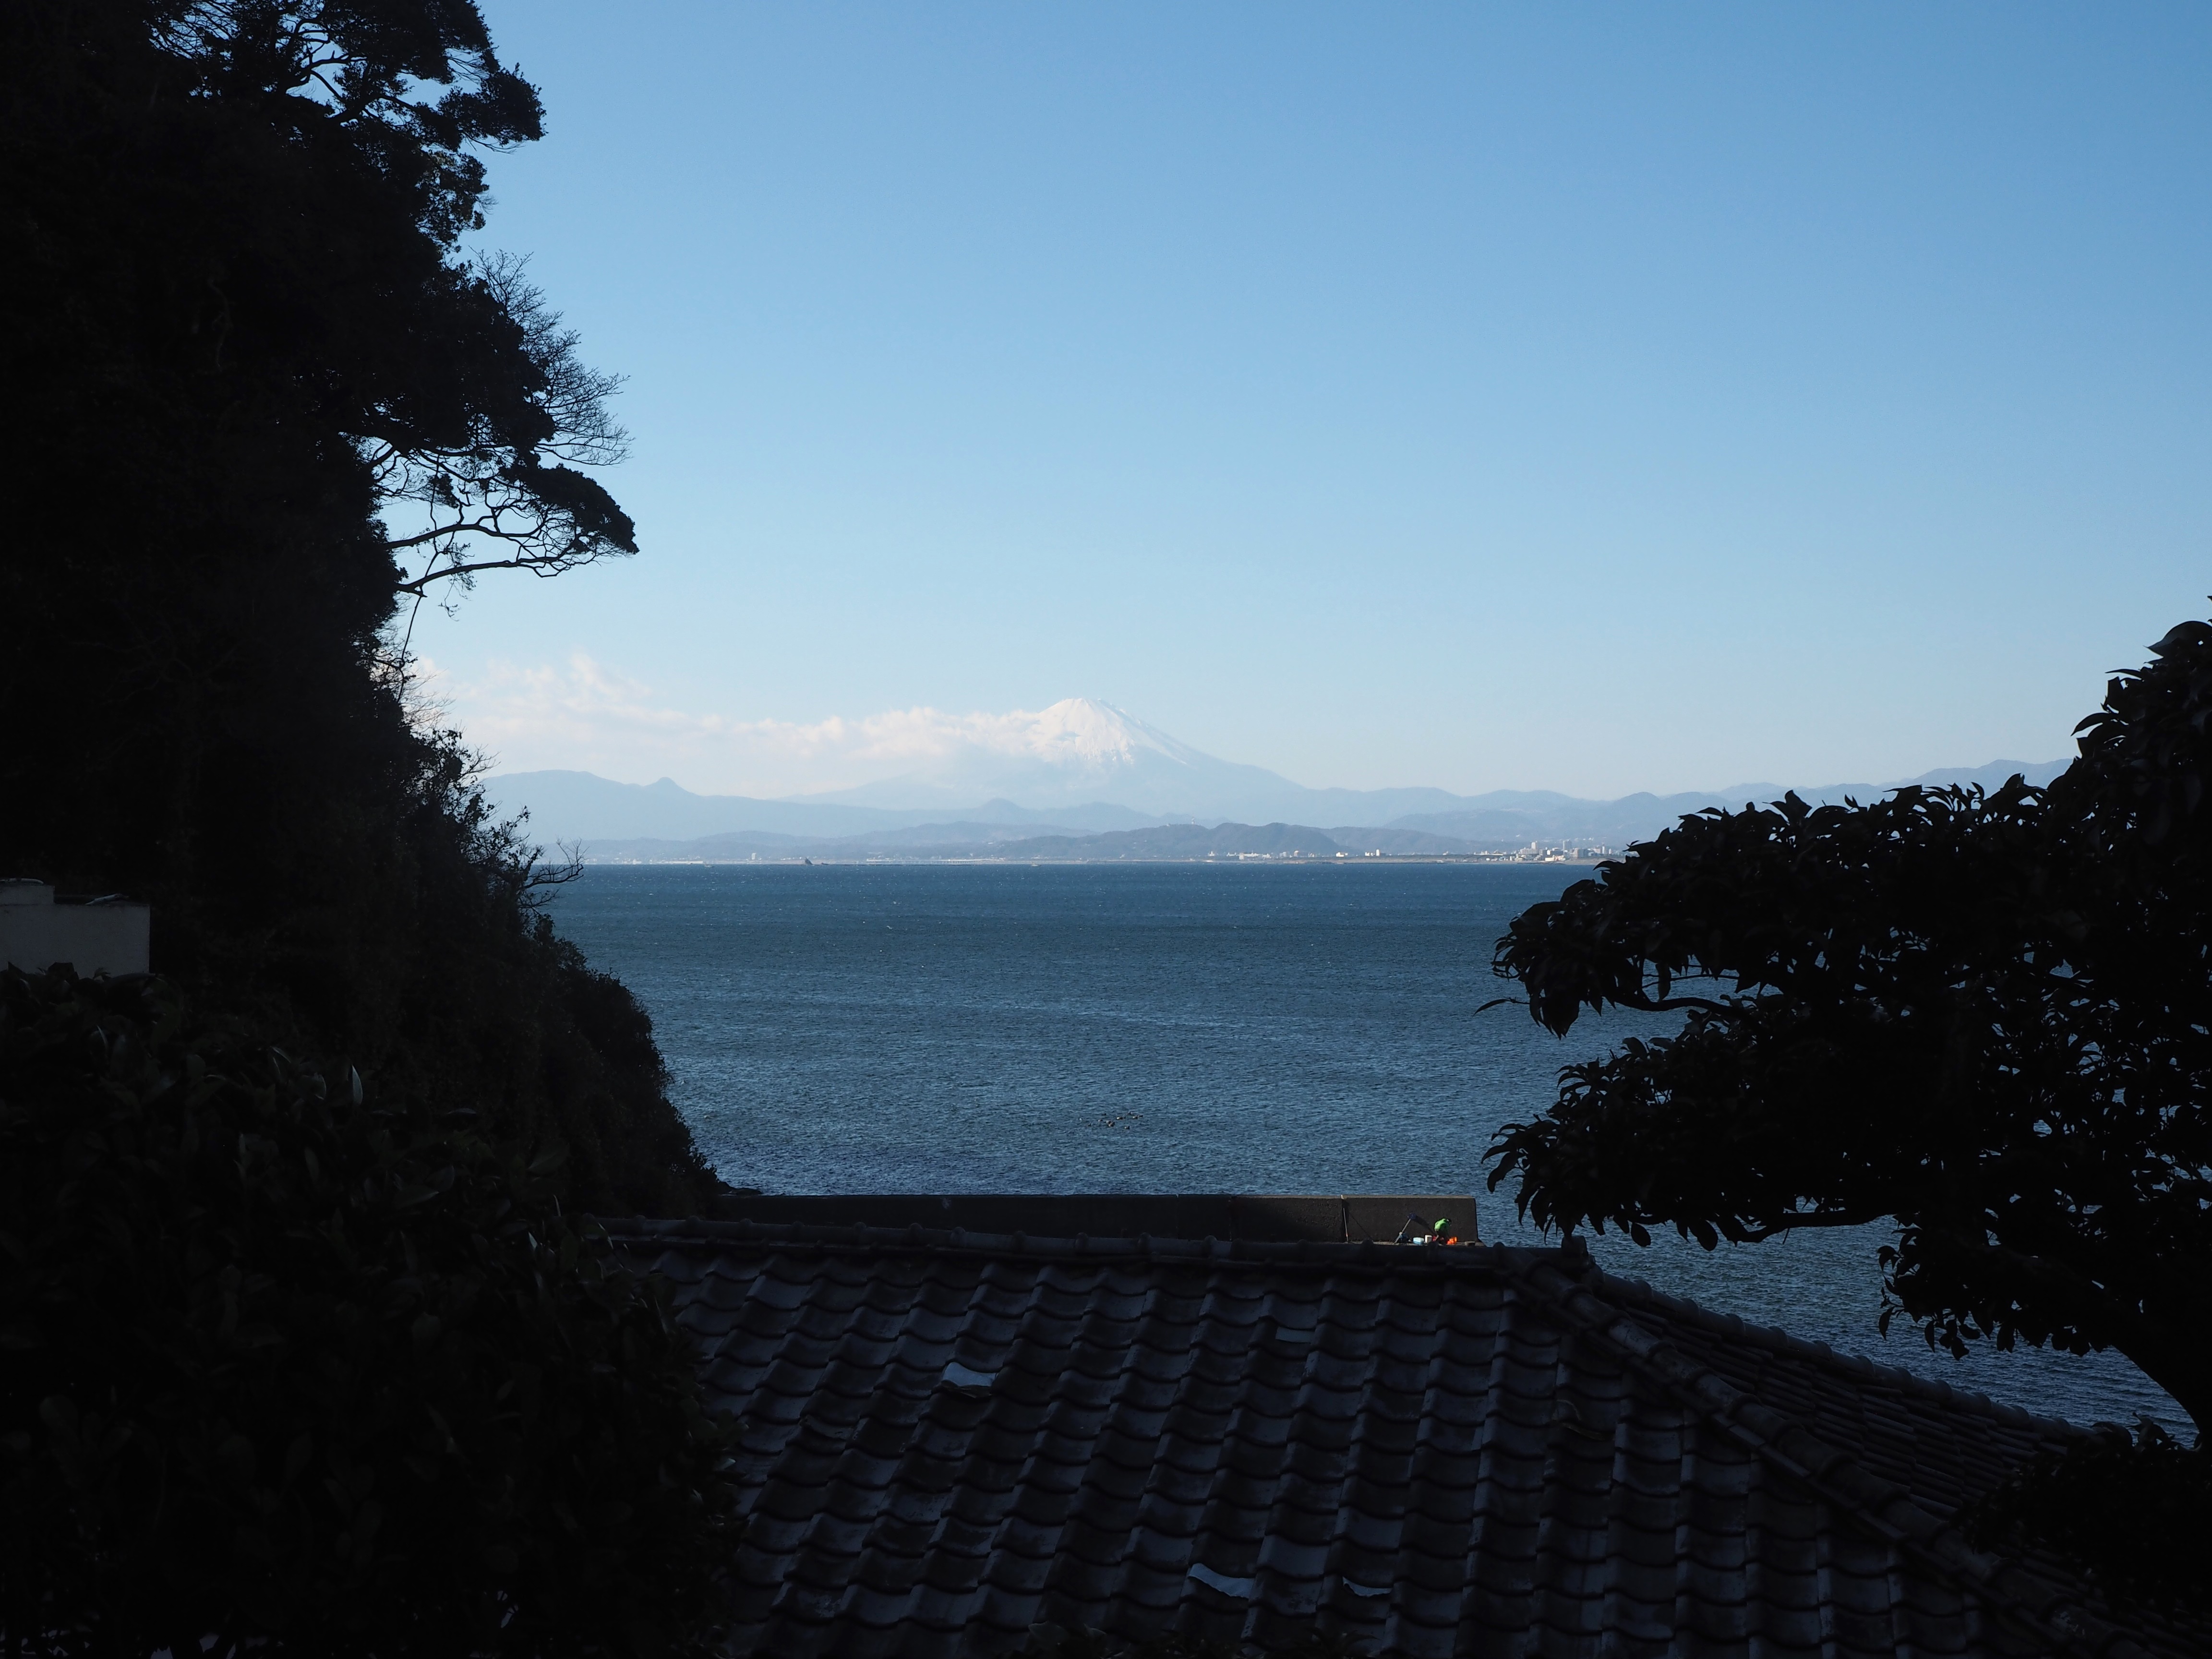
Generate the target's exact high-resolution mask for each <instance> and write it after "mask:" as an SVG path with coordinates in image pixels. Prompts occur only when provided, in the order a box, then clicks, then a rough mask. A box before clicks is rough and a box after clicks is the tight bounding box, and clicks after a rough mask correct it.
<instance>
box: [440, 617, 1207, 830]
mask: <svg viewBox="0 0 2212 1659" xmlns="http://www.w3.org/2000/svg"><path fill="white" fill-rule="evenodd" d="M418 678H419V680H420V682H421V684H422V690H423V694H424V695H425V696H427V697H428V699H429V700H430V701H432V702H435V703H436V704H437V705H439V706H441V707H442V708H444V709H445V710H447V713H448V714H449V715H450V717H451V719H452V720H453V722H454V724H456V725H457V726H459V728H460V730H461V731H463V732H465V733H466V735H467V737H468V739H469V741H470V742H471V743H472V744H475V745H476V746H477V747H478V748H479V749H482V750H484V751H485V752H486V753H487V754H489V756H491V757H493V759H494V762H495V770H497V771H501V772H529V771H538V770H541V769H556V768H557V769H572V770H576V771H585V772H596V773H598V774H599V775H600V776H602V777H608V778H614V779H617V780H619V781H623V782H626V783H649V782H651V781H653V780H654V779H656V778H660V777H673V778H674V779H676V781H678V782H679V783H681V784H683V785H684V787H686V788H688V789H691V790H694V791H697V792H699V793H717V794H744V795H787V794H803V793H811V792H813V791H816V790H823V789H839V788H848V787H852V786H854V785H856V784H861V783H867V782H872V781H876V780H878V779H880V778H886V777H896V776H898V775H902V774H904V773H907V772H910V771H913V770H915V769H918V768H923V767H927V766H929V765H931V764H932V763H939V762H944V761H946V760H950V759H952V758H955V757H961V756H973V755H976V754H978V753H981V754H989V755H997V756H1004V757H1020V758H1027V759H1036V760H1043V761H1053V762H1059V763H1063V764H1066V763H1076V764H1085V763H1089V764H1093V765H1096V764H1098V763H1102V762H1103V763H1111V762H1113V761H1115V760H1120V759H1123V758H1126V757H1127V754H1128V752H1129V750H1130V749H1131V748H1132V746H1142V747H1157V748H1163V749H1170V750H1172V749H1174V748H1176V746H1177V745H1175V744H1173V741H1172V739H1169V738H1164V737H1162V736H1161V735H1160V734H1158V733H1156V732H1151V731H1150V730H1149V729H1148V728H1146V727H1145V726H1141V725H1139V724H1138V723H1136V722H1134V721H1131V720H1128V719H1127V717H1126V716H1122V715H1120V714H1118V713H1117V712H1116V711H1114V710H1112V709H1109V708H1106V707H1105V706H1104V705H1103V704H1100V703H1096V702H1091V701H1089V700H1088V699H1069V700H1067V701H1066V702H1058V703H1054V704H1053V705H1052V706H1051V707H1050V708H1045V709H1042V710H1028V709H1014V710H1012V711H1009V712H1007V713H1006V714H988V713H980V712H979V713H973V714H949V713H947V712H945V710H943V709H939V708H927V707H917V708H895V709H887V710H885V711H884V712H882V713H880V714H869V715H866V716H864V717H862V718H860V719H856V720H847V719H845V718H843V717H842V716H838V715H831V716H829V718H828V719H825V720H817V721H813V722H811V723H802V722H795V721H789V720H739V719H736V718H733V717H732V716H729V715H725V714H698V713H695V712H691V711H689V710H685V709H681V708H671V707H669V706H667V704H666V703H665V702H662V701H660V700H659V699H658V698H657V697H656V696H655V695H654V693H653V688H652V687H651V686H649V685H647V684H645V683H644V682H642V681H640V680H636V679H633V678H629V677H628V676H626V675H623V674H621V673H619V672H617V671H613V670H611V669H609V668H606V667H605V666H604V665H601V664H600V663H599V662H597V661H595V660H594V659H592V658H591V657H589V656H587V655H586V654H585V653H581V652H578V653H575V654H574V655H573V656H571V657H570V658H569V659H568V661H567V663H566V664H564V665H558V666H555V665H539V666H537V667H520V666H517V665H513V664H507V663H495V664H494V665H492V666H491V668H490V670H489V671H488V672H487V674H486V675H485V676H484V678H482V679H481V680H476V681H464V680H461V679H459V678H456V677H455V676H453V675H452V674H450V673H447V672H446V671H442V670H441V669H439V668H438V667H437V666H436V665H435V664H433V663H430V662H428V661H427V660H424V661H422V662H421V663H419V664H418Z"/></svg>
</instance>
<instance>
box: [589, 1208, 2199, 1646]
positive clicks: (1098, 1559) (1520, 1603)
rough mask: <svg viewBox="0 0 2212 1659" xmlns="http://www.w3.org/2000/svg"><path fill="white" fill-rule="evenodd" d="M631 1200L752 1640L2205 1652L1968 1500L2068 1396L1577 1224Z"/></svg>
mask: <svg viewBox="0 0 2212 1659" xmlns="http://www.w3.org/2000/svg"><path fill="white" fill-rule="evenodd" d="M611 1231H613V1232H614V1233H615V1235H616V1237H617V1239H618V1240H619V1241H620V1242H621V1243H622V1244H623V1248H624V1249H626V1250H627V1251H628V1252H629V1254H630V1255H631V1256H632V1257H633V1259H635V1260H636V1261H641V1262H642V1263H645V1264H647V1265H650V1266H652V1267H654V1268H656V1269H658V1270H659V1272H660V1273H663V1274H665V1276H666V1277H667V1279H669V1280H670V1281H671V1284H672V1285H673V1286H674V1288H675V1292H676V1297H677V1301H678V1310H679V1312H678V1316H679V1319H680V1321H681V1322H682V1324H683V1325H684V1327H685V1328H687V1329H689V1330H690V1331H691V1332H692V1333H693V1334H695V1335H696V1337H697V1338H698V1340H700V1342H701V1344H702V1348H703V1350H704V1363H705V1367H706V1370H705V1375H706V1379H707V1382H708V1388H709V1390H710V1393H711V1395H713V1397H714V1401H715V1402H716V1403H717V1405H718V1406H719V1407H721V1408H722V1409H725V1410H726V1411H728V1412H729V1413H732V1414H733V1415H735V1416H736V1417H737V1418H738V1421H739V1423H740V1425H741V1437H740V1446H741V1449H740V1453H739V1457H738V1475H739V1480H740V1483H741V1487H742V1492H743V1504H744V1515H745V1524H744V1533H743V1537H742V1541H741V1543H740V1545H739V1547H738V1554H737V1559H736V1561H735V1564H734V1567H733V1571H732V1592H731V1621H732V1651H733V1652H735V1653H738V1654H742V1655H762V1656H773V1659H805V1656H811V1655H817V1654H823V1655H840V1656H843V1655H852V1656H863V1655H902V1656H904V1655H912V1656H925V1655H927V1656H939V1655H942V1656H956V1655H958V1656H966V1655H988V1654H1000V1653H1007V1652H1012V1651H1013V1650H1017V1649H1018V1648H1019V1647H1020V1646H1021V1645H1022V1644H1023V1643H1024V1640H1025V1639H1026V1638H1027V1637H1028V1635H1029V1632H1030V1627H1031V1626H1033V1625H1036V1624H1040V1623H1051V1624H1055V1625H1059V1626H1065V1627H1070V1628H1076V1627H1085V1626H1088V1627H1093V1628H1097V1629H1101V1630H1103V1631H1105V1632H1109V1633H1110V1634H1113V1635H1115V1636H1120V1637H1125V1638H1140V1637H1145V1636H1149V1635H1152V1634H1156V1633H1158V1632H1166V1631H1170V1630H1174V1631H1179V1632H1186V1633H1188V1634H1191V1635H1194V1636H1206V1637H1212V1638H1225V1639H1231V1640H1240V1639H1241V1640H1243V1641H1244V1642H1248V1643H1250V1644H1255V1645H1256V1646H1258V1647H1260V1648H1261V1649H1262V1650H1268V1649H1273V1648H1279V1647H1283V1646H1287V1645H1289V1644H1291V1643H1293V1642H1295V1641H1296V1640H1297V1638H1300V1637H1302V1636H1303V1635H1304V1634H1305V1633H1306V1632H1308V1631H1310V1629H1312V1628H1313V1627H1314V1626H1316V1622H1318V1623H1319V1624H1320V1625H1322V1626H1324V1627H1332V1628H1335V1629H1339V1630H1341V1631H1343V1632H1346V1633H1347V1634H1349V1635H1351V1636H1352V1637H1353V1638H1356V1639H1357V1640H1358V1641H1360V1642H1362V1643H1363V1644H1367V1645H1369V1646H1370V1647H1371V1649H1372V1650H1374V1651H1376V1652H1377V1653H1387V1654H1404V1655H1419V1656H1428V1655H1435V1656H1446V1655H1458V1654H1512V1655H1516V1656H1518V1655H1524V1654H1542V1655H1553V1654H1557V1655H1576V1656H1582V1655H1589V1656H1593V1659H1595V1656H1601V1655H1605V1656H1610V1655H1621V1656H1640V1655H1646V1654H1650V1655H1658V1654H1705V1653H1711V1654H1730V1655H1742V1656H1745V1659H1752V1656H1756V1655H1764V1654H1796V1653H1804V1654H1808V1655H1810V1654H1821V1655H1835V1656H1848V1655H1859V1654H1884V1655H1887V1654H1897V1653H1908V1652H1909V1653H1911V1654H1914V1655H1919V1656H1928V1659H1936V1656H1950V1655H1983V1654H2016V1653H2060V1652H2064V1653H2077V1654H2082V1655H2105V1654H2109V1655H2113V1656H2121V1655H2132V1654H2139V1653H2145V1654H2156V1655H2160V1656H2166V1655H2181V1654H2187V1653H2197V1652H2202V1651H2204V1650H2205V1647H2204V1644H2203V1643H2202V1642H2201V1641H2199V1640H2192V1639H2190V1638H2188V1637H2187V1636H2186V1635H2185V1634H2184V1633H2182V1632H2177V1631H2175V1630H2172V1629H2171V1628H2168V1627H2166V1626H2156V1625H2153V1626H2140V1625H2138V1626H2131V1627H2130V1629H2128V1630H2126V1631H2122V1630H2118V1629H2115V1628H2113V1627H2112V1626H2110V1625H2108V1624H2106V1622H2104V1620H2103V1619H2102V1617H2100V1614H2099V1613H2097V1612H2096V1611H2095V1610H2094V1609H2093V1607H2091V1606H2090V1605H2089V1604H2088V1603H2087V1601H2086V1599H2085V1598H2084V1597H2083V1596H2082V1595H2081V1593H2080V1591H2079V1589H2078V1587H2075V1586H2071V1585H2069V1584H2068V1583H2066V1581H2065V1579H2064V1576H2063V1574H2057V1573H2055V1572H2051V1571H2028V1570H2027V1569H2024V1568H2022V1567H2021V1566H2020V1565H2014V1564H2006V1563H2002V1562H1999V1561H1997V1560H1996V1559H1991V1558H1990V1557H1987V1556H1984V1555H1980V1554H1978V1553H1975V1552H1974V1551H1972V1550H1971V1549H1970V1548H1969V1547H1967V1546H1966V1543H1965V1542H1964V1541H1963V1540H1961V1539H1960V1536H1959V1535H1958V1534H1956V1533H1955V1532H1954V1531H1953V1530H1952V1529H1951V1528H1949V1527H1948V1525H1947V1524H1946V1523H1947V1520H1948V1516H1950V1514H1951V1513H1952V1511H1953V1510H1954V1508H1955V1507H1956V1506H1957V1505H1958V1504H1960V1503H1961V1502H1962V1501H1964V1500H1966V1499H1968V1498H1972V1497H1973V1496H1975V1495H1977V1494H1978V1493H1980V1492H1983V1491H1985V1490H1986V1489H1987V1488H1988V1486H1990V1484H1991V1483H1993V1482H1994V1481H1995V1480H1996V1479H1998V1478H1999V1477H2000V1476H2001V1475H2002V1474H2003V1473H2004V1471H2005V1470H2006V1469H2008V1468H2010V1467H2011V1466H2013V1465H2014V1464H2015V1463H2017V1462H2020V1461H2021V1460H2022V1459H2024V1458H2026V1457H2028V1456H2030V1455H2033V1453H2034V1452H2035V1451H2036V1450H2038V1449H2040V1448H2042V1447H2045V1446H2048V1445H2052V1444H2055V1443H2058V1442H2059V1441H2060V1440H2061V1439H2062V1438H2063V1437H2064V1435H2065V1434H2066V1433H2067V1432H2068V1431H2066V1430H2065V1429H2064V1428H2063V1425H2057V1424H2054V1423H2049V1422H2045V1421H2041V1420H2039V1419H2032V1418H2029V1417H2027V1415H2025V1414H2024V1413H2020V1412H2017V1411H2014V1410H2010V1409H2008V1408H2004V1407H1996V1406H1993V1405H1991V1404H1990V1402H1989V1401H1985V1400H1983V1399H1981V1398H1979V1397H1978V1396H1970V1395H1960V1394H1954V1393H1953V1392H1952V1391H1951V1390H1949V1389H1944V1388H1942V1387H1941V1386H1940V1385H1931V1384H1929V1383H1922V1382H1919V1381H1917V1380H1916V1379H1913V1378H1911V1377H1909V1376H1905V1374H1904V1373H1902V1372H1899V1371H1893V1370H1887V1369H1885V1368H1881V1367H1877V1366H1874V1365H1871V1364H1868V1363H1866V1362H1864V1361H1862V1360H1855V1359H1844V1358H1838V1357H1836V1356H1833V1355H1831V1354H1829V1353H1828V1352H1826V1350H1825V1349H1821V1348H1816V1347H1814V1346H1809V1345H1806V1344H1802V1343H1798V1342H1796V1341H1793V1340H1790V1339H1788V1338H1786V1337H1784V1336H1782V1335H1780V1334H1778V1333H1772V1332H1762V1331H1759V1330H1756V1329H1747V1328H1744V1327H1743V1326H1742V1325H1741V1323H1740V1322H1736V1321H1734V1320H1729V1319H1725V1318H1721V1317H1717V1316H1712V1315H1711V1314H1707V1313H1705V1312H1702V1311H1700V1310H1698V1309H1696V1308H1694V1307H1693V1306H1692V1305H1691V1304H1686V1303H1682V1302H1679V1301H1675V1300H1673V1299H1671V1298H1668V1297H1660V1296H1657V1295H1655V1294H1653V1293H1651V1292H1650V1291H1646V1290H1644V1289H1643V1288H1641V1287H1639V1286H1637V1285H1631V1284H1628V1283H1626V1282H1624V1281H1622V1280H1620V1279H1612V1278H1609V1277H1607V1275H1605V1274H1602V1273H1598V1272H1597V1271H1596V1270H1595V1268H1594V1267H1591V1266H1590V1264H1589V1258H1588V1256H1587V1255H1586V1254H1585V1253H1583V1251H1581V1250H1580V1249H1579V1248H1571V1249H1566V1250H1538V1251H1529V1250H1514V1249H1503V1248H1490V1249H1480V1248H1467V1249H1401V1248H1393V1247H1389V1246H1383V1245H1376V1244H1364V1243H1361V1244H1338V1243H1327V1244H1315V1243H1303V1244H1265V1243H1237V1244H1229V1243H1215V1242H1212V1241H1206V1242H1188V1241H1172V1240H1157V1239H1155V1240H1142V1239H1139V1240H1103V1239H1085V1240H1075V1241H1057V1242H1056V1241H1050V1240H1036V1239H1024V1238H1022V1237H1019V1236H1018V1235H1017V1236H1015V1237H1011V1238H1009V1237H984V1236H979V1235H975V1234H968V1233H957V1232H956V1233H942V1232H938V1233H933V1232H927V1231H923V1230H922V1229H921V1228H919V1227H915V1228H911V1229H908V1230H906V1231H888V1230H868V1229H862V1228H836V1229H829V1228H813V1227H803V1226H789V1225H782V1226H777V1225H763V1224H756V1223H746V1222H740V1223H711V1222H685V1223H641V1222H632V1223H621V1224H616V1225H614V1226H613V1227H612V1228H611Z"/></svg>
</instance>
